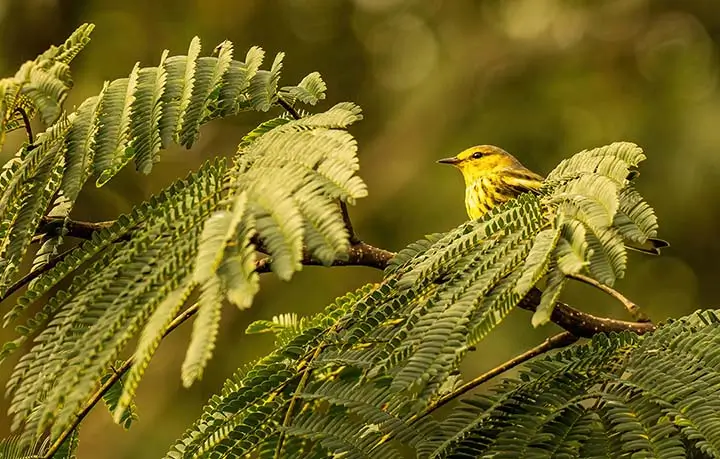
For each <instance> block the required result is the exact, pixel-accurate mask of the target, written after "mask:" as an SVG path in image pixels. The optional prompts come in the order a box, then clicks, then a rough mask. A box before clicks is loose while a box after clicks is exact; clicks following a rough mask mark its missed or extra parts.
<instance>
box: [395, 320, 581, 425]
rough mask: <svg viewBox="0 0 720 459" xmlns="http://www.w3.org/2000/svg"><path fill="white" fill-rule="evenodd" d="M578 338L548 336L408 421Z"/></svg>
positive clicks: (569, 334)
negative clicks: (538, 343) (542, 341)
mask: <svg viewBox="0 0 720 459" xmlns="http://www.w3.org/2000/svg"><path fill="white" fill-rule="evenodd" d="M578 339H579V338H578V337H577V336H575V335H573V334H572V333H570V332H567V331H566V332H562V333H559V334H557V335H555V336H553V337H550V338H548V339H546V340H545V342H544V343H542V344H540V345H538V346H535V347H534V348H532V349H530V350H528V351H526V352H524V353H522V354H520V355H518V356H516V357H513V358H512V359H510V360H508V361H507V362H505V363H503V364H501V365H498V366H497V367H495V368H493V369H492V370H490V371H487V372H485V373H483V374H481V375H480V376H478V377H477V378H474V379H473V380H471V381H468V382H467V383H465V384H463V385H462V386H460V387H458V388H457V389H455V390H454V391H452V392H450V393H449V394H446V395H444V396H442V397H440V398H439V399H437V400H436V401H435V402H433V403H431V404H430V405H428V406H427V407H426V408H425V411H424V412H422V413H421V414H417V415H415V416H413V417H411V418H410V419H409V420H408V422H409V423H413V422H416V421H419V420H420V419H422V418H424V417H425V416H427V415H429V414H431V413H432V412H433V411H435V410H437V409H438V408H440V407H442V406H444V405H445V404H447V403H448V402H450V401H452V400H454V399H456V398H458V397H459V396H461V395H463V394H465V393H467V392H469V391H471V390H472V389H474V388H476V387H478V386H479V385H480V384H483V383H485V382H487V381H489V380H491V379H492V378H494V377H495V376H498V375H500V374H502V373H505V372H506V371H508V370H510V369H512V368H515V367H516V366H518V365H520V364H521V363H525V362H527V361H528V360H530V359H532V358H535V357H537V356H538V355H540V354H544V353H546V352H548V351H551V350H553V349H560V348H562V347H566V346H569V345H571V344H573V343H574V342H576V341H577V340H578Z"/></svg>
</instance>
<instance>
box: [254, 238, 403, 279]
mask: <svg viewBox="0 0 720 459" xmlns="http://www.w3.org/2000/svg"><path fill="white" fill-rule="evenodd" d="M394 256H395V254H394V253H393V252H389V251H387V250H385V249H381V248H379V247H375V246H373V245H370V244H366V243H364V242H357V243H355V244H353V245H351V246H350V249H349V250H348V251H347V254H346V258H345V259H337V260H335V261H334V262H333V263H332V265H330V266H367V267H370V268H376V269H385V267H386V266H387V264H388V262H389V261H390V259H391V258H392V257H394ZM302 264H303V265H305V266H322V265H323V264H322V263H321V262H320V261H318V260H316V259H313V258H312V257H310V255H308V254H305V255H304V256H303V259H302ZM271 270H272V259H271V258H270V257H267V258H262V259H260V260H258V262H257V264H256V265H255V271H256V272H258V273H267V272H270V271H271Z"/></svg>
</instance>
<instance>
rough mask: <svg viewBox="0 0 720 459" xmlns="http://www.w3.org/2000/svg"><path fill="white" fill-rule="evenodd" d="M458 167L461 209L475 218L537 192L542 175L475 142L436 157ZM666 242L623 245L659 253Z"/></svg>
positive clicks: (508, 155) (505, 154)
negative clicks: (462, 189) (461, 180)
mask: <svg viewBox="0 0 720 459" xmlns="http://www.w3.org/2000/svg"><path fill="white" fill-rule="evenodd" d="M438 163H441V164H450V165H452V166H455V167H456V168H458V169H459V170H460V172H461V173H462V175H463V178H464V179H465V210H466V211H467V214H468V217H470V219H471V220H477V219H478V218H480V217H482V216H483V215H485V214H486V213H487V212H489V211H490V209H492V208H493V207H495V206H497V205H500V204H502V203H504V202H506V201H509V200H510V199H514V198H516V197H518V196H519V195H520V194H522V193H538V192H539V190H540V188H542V185H543V181H544V180H545V179H544V178H543V176H541V175H539V174H536V173H535V172H533V171H531V170H530V169H528V168H527V167H525V166H523V165H522V163H521V162H520V161H518V160H517V158H515V157H514V156H513V155H511V154H510V153H508V152H507V151H505V150H503V149H502V148H500V147H496V146H493V145H477V146H474V147H471V148H468V149H466V150H463V151H462V152H460V153H459V154H457V155H456V156H453V157H450V158H443V159H440V160H438ZM668 246H669V244H668V243H667V242H666V241H663V240H662V239H656V238H648V240H647V241H646V242H645V243H644V244H640V245H638V244H634V245H627V244H626V247H628V248H629V249H632V250H636V251H639V252H643V253H648V254H652V255H659V254H660V249H661V248H664V247H668Z"/></svg>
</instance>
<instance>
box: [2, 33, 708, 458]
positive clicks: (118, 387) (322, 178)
mask: <svg viewBox="0 0 720 459" xmlns="http://www.w3.org/2000/svg"><path fill="white" fill-rule="evenodd" d="M91 29H92V26H83V27H81V28H80V29H78V31H77V32H76V33H75V34H74V35H73V36H72V37H71V38H70V39H68V41H67V42H66V43H65V44H64V45H62V46H61V47H58V48H52V49H51V50H50V51H48V52H46V53H44V54H43V55H41V56H40V57H38V59H36V60H35V61H33V62H31V63H28V64H25V66H24V67H23V69H24V70H22V71H21V72H20V73H18V75H16V77H15V78H12V79H7V80H2V81H0V91H1V92H2V94H0V96H2V97H0V103H2V104H3V105H2V106H0V108H1V109H2V114H3V118H2V119H1V120H0V141H1V139H2V135H3V134H4V133H5V132H7V131H9V130H11V129H15V128H17V127H18V126H19V120H20V119H21V118H22V113H25V114H26V115H30V116H32V115H33V114H34V113H36V112H37V113H39V114H40V115H41V118H42V119H43V121H44V122H45V123H46V124H47V125H48V127H47V129H46V130H45V132H44V133H42V134H41V135H40V136H38V137H37V139H34V140H33V141H32V142H29V143H27V144H25V145H23V146H22V148H21V149H20V150H19V151H18V152H17V154H16V155H15V157H14V158H13V159H11V160H10V161H9V162H8V163H7V164H6V165H5V166H4V167H3V169H2V171H0V185H1V186H0V298H6V295H7V292H9V291H11V290H15V286H17V285H20V284H13V281H14V280H15V278H16V275H17V274H18V272H19V270H20V265H21V262H22V261H23V260H24V259H25V258H26V257H27V256H28V255H29V252H30V250H29V247H30V246H31V243H32V242H33V241H34V240H35V239H34V238H35V235H36V234H37V233H42V234H43V239H42V240H41V241H40V242H42V245H41V247H40V248H39V249H38V250H37V252H36V253H35V258H34V260H33V263H32V267H31V272H33V276H32V277H34V280H33V282H32V283H30V284H29V285H28V288H27V290H26V291H25V292H23V293H22V294H21V295H20V296H19V298H18V299H17V301H16V303H15V305H14V307H12V308H11V309H10V310H9V311H7V313H6V314H5V324H6V325H8V324H10V323H14V322H17V321H21V320H24V323H23V324H22V325H18V326H17V328H16V330H17V332H18V337H17V338H16V339H15V340H13V341H11V342H9V343H6V344H5V345H4V346H3V348H2V351H1V352H0V358H5V357H7V356H8V355H10V354H11V353H13V352H16V351H18V350H19V349H23V346H24V347H25V348H26V349H25V353H24V354H23V355H22V356H21V357H20V360H19V361H18V363H17V364H16V366H15V368H14V369H13V371H12V374H11V377H10V380H9V382H8V394H9V395H10V398H11V402H10V403H11V406H10V414H11V416H12V423H13V428H14V429H15V430H16V431H17V432H18V433H19V436H18V437H15V438H13V439H8V440H7V441H5V442H4V443H2V444H0V448H4V449H5V450H7V451H12V453H11V454H13V455H16V456H27V455H42V456H43V457H49V456H48V455H50V454H54V455H55V457H71V456H72V454H74V448H75V445H76V443H77V433H76V432H77V427H78V425H77V424H78V412H80V411H82V410H84V408H85V407H86V406H87V404H88V403H89V402H88V401H91V402H92V401H93V400H95V399H96V400H100V398H102V399H104V401H105V403H106V405H107V406H108V408H109V410H110V411H111V412H112V413H113V416H114V418H115V420H116V422H118V423H119V424H121V425H123V426H124V427H126V428H127V427H130V424H131V422H132V421H133V420H134V419H135V418H136V408H135V407H134V404H133V399H134V395H135V392H136V390H137V388H138V385H139V384H140V382H141V380H142V377H143V374H144V372H145V370H146V368H147V367H148V364H149V362H150V360H151V359H152V357H153V355H154V353H155V351H156V350H157V349H158V346H159V345H160V342H161V340H162V338H163V337H164V336H165V335H166V334H167V333H169V332H171V331H172V330H173V329H174V328H175V327H177V326H178V325H179V324H180V323H182V322H183V321H185V320H186V319H188V318H189V317H191V316H193V315H195V322H194V324H193V332H192V337H191V339H190V343H189V346H188V350H187V353H186V356H185V361H184V363H183V365H182V381H183V383H184V385H185V386H189V385H190V384H192V383H193V382H194V381H196V380H197V379H199V378H200V377H201V376H202V374H203V371H204V369H205V367H206V365H207V362H208V360H209V359H210V358H211V357H212V354H213V351H214V346H215V342H216V339H217V334H218V330H219V325H220V320H221V311H222V307H223V305H224V303H225V301H226V300H227V302H229V303H231V304H233V305H234V306H236V307H238V308H240V309H245V308H248V307H250V306H251V304H252V301H253V298H254V296H255V295H256V293H257V292H258V290H259V288H260V283H259V271H263V270H265V268H267V267H269V268H270V269H271V270H272V271H273V272H274V273H275V274H276V275H277V276H278V277H279V278H281V279H283V280H289V279H290V278H291V277H292V276H293V275H294V273H295V272H296V271H298V270H300V269H301V268H302V266H303V265H304V264H307V263H322V264H325V265H331V264H333V263H336V262H338V261H342V260H344V259H346V258H347V257H348V256H349V254H350V253H351V252H352V249H353V248H357V247H353V245H352V244H351V241H350V237H349V236H350V234H348V228H347V225H346V222H345V220H344V216H343V213H342V211H341V205H340V204H341V203H349V204H353V203H354V202H355V201H356V200H357V199H358V198H362V197H364V196H366V194H367V190H366V187H365V184H364V183H363V181H362V180H361V179H360V178H359V177H358V176H357V175H356V173H357V171H358V167H359V165H358V158H357V144H356V142H355V140H354V138H353V137H352V136H351V135H350V134H349V133H348V131H347V129H348V128H349V127H350V126H351V125H352V124H353V123H355V122H356V121H358V120H360V119H361V112H360V109H359V108H358V107H357V106H355V105H353V104H351V103H339V104H336V105H334V106H332V107H330V108H329V109H327V110H325V111H321V112H319V113H314V114H310V113H306V112H304V111H303V110H302V109H300V108H296V107H295V105H296V104H307V105H315V104H317V103H318V102H319V101H321V100H322V99H324V98H325V90H326V87H325V83H324V82H323V81H322V79H321V78H320V76H319V74H317V73H311V74H310V75H308V76H307V77H305V78H303V79H302V81H301V82H300V83H299V84H298V85H296V86H281V84H280V77H281V71H282V62H283V54H282V53H280V54H278V55H277V56H276V57H275V59H274V60H273V62H272V64H271V65H270V68H269V69H261V66H262V61H263V58H264V53H263V51H262V50H261V49H260V48H251V49H250V50H249V51H248V53H247V54H246V56H245V61H244V62H241V61H237V60H234V59H233V46H232V44H231V43H229V42H223V43H222V44H220V45H219V46H218V47H216V48H215V51H214V53H213V55H212V56H201V46H200V41H199V39H197V38H196V39H193V41H192V42H191V44H190V47H189V49H188V52H187V55H184V56H169V53H167V52H164V53H163V54H162V56H161V58H160V61H159V63H158V65H157V66H156V67H147V68H141V67H140V66H139V65H136V66H135V67H134V68H133V70H132V71H131V72H130V74H129V76H128V77H127V78H122V79H119V80H115V81H112V82H108V83H106V84H105V85H104V87H103V89H102V90H101V92H100V93H99V94H98V95H97V96H94V97H91V98H89V99H87V100H86V101H84V102H83V103H82V104H80V105H79V107H78V109H77V110H76V111H75V112H74V113H71V114H65V113H63V111H62V101H63V99H64V97H65V95H66V93H67V91H68V90H69V88H70V83H71V80H70V79H69V74H68V73H67V64H68V62H69V61H70V60H71V59H72V58H73V57H74V56H75V55H76V54H77V52H79V51H80V49H81V48H82V47H83V46H84V45H85V44H86V42H87V40H88V34H89V32H90V31H91ZM278 105H281V106H282V107H283V108H284V109H285V110H286V111H287V112H288V113H289V115H290V116H287V115H282V116H277V117H272V118H270V119H269V120H267V121H265V122H263V123H262V124H260V125H259V126H258V127H257V128H256V129H254V130H253V131H251V132H249V133H248V134H247V135H246V136H245V137H244V139H243V140H242V142H241V143H240V145H239V146H238V150H237V152H236V154H235V155H234V156H233V158H232V160H231V161H229V162H227V163H226V161H223V160H215V161H209V162H208V163H206V164H205V165H204V166H203V167H201V168H200V169H199V170H198V171H196V172H193V173H191V174H189V175H188V177H187V178H186V179H184V180H179V181H177V182H176V183H174V184H173V185H171V186H170V187H168V188H167V189H165V190H163V191H162V192H161V193H159V194H158V195H156V196H154V197H152V198H151V199H150V200H148V201H147V202H144V203H141V204H139V205H137V206H136V207H135V208H134V209H133V210H132V212H130V213H129V214H127V215H121V216H120V217H118V218H117V220H116V221H115V222H112V224H108V225H102V227H99V228H95V231H93V232H92V235H91V236H90V237H89V239H88V240H86V241H84V242H83V243H81V244H79V245H77V246H75V247H73V248H72V249H71V251H70V252H68V253H66V254H65V255H62V256H61V255H58V249H59V247H60V246H61V245H62V244H63V243H64V242H65V241H64V238H65V236H66V232H67V230H68V228H69V224H70V223H71V221H70V219H69V216H70V212H71V211H72V208H73V206H74V203H75V201H76V200H77V199H78V196H79V193H80V190H81V189H82V188H83V186H84V185H85V184H86V182H87V181H88V180H90V179H91V178H93V177H94V178H95V184H96V186H102V185H103V184H105V183H106V182H107V181H108V180H111V179H112V177H113V176H114V175H116V174H117V173H118V171H119V170H121V169H122V168H123V167H125V166H126V165H127V164H128V163H130V162H134V163H135V166H136V169H137V170H138V171H140V172H143V173H149V172H150V171H151V169H152V167H153V166H154V165H155V164H156V163H157V162H158V161H159V159H160V151H161V150H162V149H164V148H166V147H167V146H169V145H170V144H171V143H177V144H179V145H183V146H185V147H190V146H191V145H193V144H194V143H195V142H196V141H197V139H198V136H199V130H200V126H201V125H202V124H204V123H206V122H209V121H211V120H214V119H217V118H221V117H225V116H231V115H235V114H238V113H240V112H242V111H247V110H257V111H269V110H270V109H272V108H273V107H276V106H278ZM18 109H22V111H19V110H18ZM18 114H20V118H18V117H17V115H18ZM643 159H644V154H643V152H642V150H641V149H640V148H639V147H638V146H636V145H634V144H631V143H625V142H620V143H614V144H611V145H608V146H605V147H601V148H596V149H592V150H586V151H583V152H580V153H578V154H576V155H574V156H572V157H571V158H568V159H567V160H565V161H563V162H562V163H560V165H558V167H557V168H556V169H555V170H554V171H553V172H551V173H550V174H549V175H548V178H547V180H546V181H545V183H544V185H543V187H542V189H541V190H540V191H539V193H538V194H524V195H521V196H519V197H518V198H517V199H513V200H510V201H508V202H506V203H504V204H503V205H501V206H498V207H496V208H494V209H493V210H492V211H490V212H489V213H487V214H486V215H484V216H483V217H482V218H480V219H479V220H476V221H470V222H467V223H465V224H463V225H460V226H459V227H457V228H454V229H452V230H450V231H448V232H447V233H443V234H433V235H430V236H427V237H426V238H424V239H421V240H419V241H417V242H415V243H412V244H410V245H409V246H408V247H406V248H405V249H403V250H401V251H400V252H399V253H398V254H397V255H396V257H395V258H394V259H393V260H391V261H390V262H389V263H388V265H387V267H386V269H385V276H384V279H383V280H382V282H379V283H377V284H371V285H367V286H364V287H361V288H360V289H358V290H357V291H355V292H352V293H349V294H347V295H345V296H343V297H341V298H339V299H337V300H336V301H335V302H334V303H333V304H331V305H330V306H328V307H327V308H326V309H325V311H324V312H322V313H321V314H317V315H316V316H314V317H305V318H298V317H297V316H295V315H292V314H287V315H282V316H278V317H275V318H273V320H272V321H259V322H256V323H254V324H252V325H251V326H250V327H249V328H248V330H247V332H248V333H265V332H272V333H274V334H275V335H276V343H277V348H276V350H275V351H274V352H272V353H271V354H270V355H268V356H266V357H264V358H261V359H259V360H258V361H257V362H256V363H254V364H253V365H250V366H249V367H248V368H246V369H244V370H241V371H238V372H237V373H236V375H235V376H233V377H232V378H230V379H229V380H228V381H226V383H225V385H224V387H223V389H222V391H221V392H220V393H219V394H218V395H216V396H214V397H213V398H212V399H211V400H210V402H209V404H208V406H207V407H206V409H205V410H204V413H203V415H202V416H201V417H200V419H198V420H197V421H196V422H195V424H194V425H193V426H191V427H190V428H189V429H188V430H187V432H186V433H185V434H184V435H183V437H182V438H181V439H179V440H178V441H177V442H176V443H175V444H174V445H173V446H172V448H171V449H170V451H169V452H168V453H167V457H169V458H194V457H244V456H247V455H256V456H259V457H307V458H314V457H328V456H334V457H346V458H355V457H357V458H361V457H382V458H393V457H403V454H405V453H406V452H407V451H408V449H409V450H412V451H414V452H415V453H416V454H417V455H418V456H419V457H578V456H580V457H720V438H719V437H718V435H716V434H717V432H716V430H717V429H716V428H715V425H716V424H717V422H718V420H717V419H716V417H717V414H716V413H717V412H718V408H720V401H718V400H717V394H718V393H720V387H717V386H718V384H720V383H719V382H718V381H720V378H719V377H718V376H717V374H718V372H717V369H716V367H717V362H720V359H718V358H717V356H716V355H715V351H714V350H713V349H714V348H717V347H718V346H717V344H718V343H717V342H716V341H718V340H720V334H719V333H718V324H719V323H720V316H719V315H718V313H717V312H715V311H706V312H703V313H697V314H694V315H692V316H690V317H687V318H684V319H680V320H677V321H674V322H671V323H668V324H666V325H664V326H662V327H659V328H658V329H657V331H655V332H654V333H652V334H647V335H644V336H637V335H633V334H629V333H624V334H617V335H602V334H599V335H597V336H596V337H595V338H593V339H592V340H591V341H590V342H588V343H584V344H581V345H578V346H574V347H572V348H569V349H567V350H565V351H562V352H559V353H556V354H554V355H551V356H547V357H543V358H541V359H538V360H535V361H533V362H531V363H530V364H528V365H527V366H526V367H525V369H524V370H523V372H522V373H521V374H520V376H519V378H517V379H512V380H505V381H503V382H501V383H499V384H497V385H496V388H495V390H494V392H493V393H491V394H486V395H482V396H473V397H468V398H466V399H465V400H464V401H463V403H462V405H461V406H460V407H456V408H455V409H454V411H453V412H452V413H451V414H450V416H448V417H447V418H446V419H440V418H436V417H435V413H434V411H435V408H436V407H437V406H439V405H440V404H444V403H445V401H447V400H448V399H449V398H447V397H450V398H452V397H453V396H454V394H456V392H455V391H456V389H457V388H458V386H459V385H460V384H461V383H462V381H461V378H460V376H459V365H460V363H461V361H462V359H463V358H464V357H465V356H466V355H467V353H468V352H469V351H470V350H472V349H473V348H475V347H476V346H478V345H479V344H480V343H481V342H482V340H483V339H484V338H485V337H486V336H488V334H489V333H490V332H492V330H493V329H494V328H495V327H496V326H497V325H498V324H499V323H500V322H501V321H502V320H503V319H504V318H505V317H506V316H507V315H508V314H509V313H510V312H511V311H512V310H513V309H514V308H515V307H517V306H518V304H519V303H520V302H521V301H522V300H523V298H525V297H526V295H527V294H528V293H529V292H531V291H534V289H536V288H538V286H540V285H544V290H543V293H542V297H541V301H540V304H539V306H538V307H537V310H536V312H535V315H534V316H533V319H532V323H533V324H534V325H535V326H539V325H542V324H544V323H546V322H547V321H548V320H549V319H550V317H551V314H552V312H553V308H554V306H555V304H556V301H557V300H558V298H559V297H560V295H561V293H562V290H563V287H564V286H565V285H566V283H567V282H568V279H569V278H571V277H572V276H573V275H576V274H580V273H582V274H584V275H586V276H590V277H592V278H593V279H595V280H597V281H598V282H601V283H604V284H606V285H608V286H610V285H612V284H613V283H614V282H615V281H616V280H617V279H619V278H621V277H622V276H623V275H624V274H625V271H626V262H627V255H626V248H625V245H624V243H625V242H628V241H630V242H635V243H640V244H642V243H645V242H646V241H647V240H648V239H649V238H653V237H655V236H656V233H657V219H656V217H655V215H654V212H653V210H652V208H651V207H650V206H649V205H648V204H647V203H646V202H645V201H644V200H643V198H642V197H641V196H640V194H639V193H638V192H637V191H636V190H635V189H634V187H633V184H632V180H633V179H634V178H635V176H636V174H635V172H634V168H636V167H637V166H638V164H639V163H640V162H641V161H642V160H643ZM353 243H354V241H353ZM23 284H24V283H23ZM191 298H192V300H193V303H192V304H191V305H190V306H186V302H187V301H188V300H189V299H191ZM38 304H42V306H41V307H39V308H38V307H36V305H38ZM31 311H32V312H33V314H32V315H30V317H25V316H26V315H27V314H29V313H30V312H31ZM135 338H137V345H136V346H135V348H134V349H135V350H134V353H133V355H132V357H131V359H130V360H125V361H122V360H121V361H119V362H118V359H120V358H121V357H122V356H123V355H124V354H125V353H126V352H127V347H128V345H129V343H130V342H131V341H132V340H133V339H135ZM101 396H102V397H101ZM33 445H40V446H37V447H36V446H33ZM49 445H54V446H49Z"/></svg>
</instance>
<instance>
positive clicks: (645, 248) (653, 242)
mask: <svg viewBox="0 0 720 459" xmlns="http://www.w3.org/2000/svg"><path fill="white" fill-rule="evenodd" d="M625 247H627V248H628V249H630V250H634V251H636V252H641V253H647V254H649V255H660V249H664V248H665V247H670V243H669V242H667V241H663V240H662V239H656V238H652V237H651V238H648V240H647V241H645V243H643V244H637V243H633V244H632V245H629V244H625Z"/></svg>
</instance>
